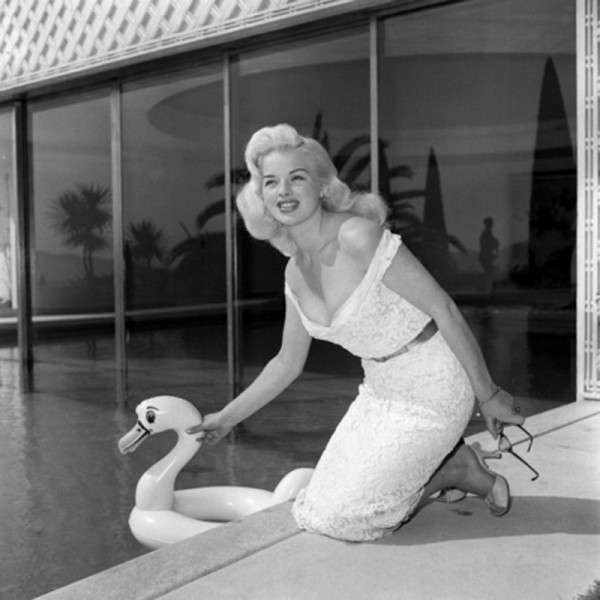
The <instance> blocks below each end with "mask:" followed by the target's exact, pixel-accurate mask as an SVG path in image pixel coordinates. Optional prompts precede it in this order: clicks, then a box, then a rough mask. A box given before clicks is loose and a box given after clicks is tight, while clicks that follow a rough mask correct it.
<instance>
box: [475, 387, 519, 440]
mask: <svg viewBox="0 0 600 600" xmlns="http://www.w3.org/2000/svg"><path fill="white" fill-rule="evenodd" d="M479 410H480V411H481V414H482V415H483V418H484V420H485V424H486V425H487V428H488V430H489V432H490V433H491V434H492V436H493V437H494V439H496V438H497V437H498V435H499V434H500V433H501V432H502V429H503V427H504V425H505V424H509V425H522V424H523V423H524V422H525V417H524V416H523V415H522V414H521V413H520V412H519V408H518V407H517V406H516V405H515V399H514V397H513V396H512V395H511V394H509V393H508V392H506V391H505V390H500V391H499V392H498V393H497V394H496V395H495V396H494V397H493V398H492V399H491V400H488V401H487V402H485V403H484V404H482V405H481V406H480V407H479Z"/></svg>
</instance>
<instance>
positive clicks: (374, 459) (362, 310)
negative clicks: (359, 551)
mask: <svg viewBox="0 0 600 600" xmlns="http://www.w3.org/2000/svg"><path fill="white" fill-rule="evenodd" d="M401 243H402V242H401V240H400V238H399V237H398V236H397V235H394V234H391V233H390V232H389V231H387V230H386V231H385V232H384V234H383V236H382V238H381V241H380V242H379V245H378V247H377V250H376V251H375V254H374V257H373V260H372V262H371V264H370V266H369V268H368V270H367V273H366V275H365V277H364V278H363V280H362V281H361V283H360V284H359V286H358V287H357V288H356V290H355V291H354V293H353V294H352V295H351V296H350V298H349V299H348V300H347V301H346V302H345V303H344V304H343V305H342V306H341V307H340V309H339V310H338V311H337V312H336V314H335V315H334V317H333V320H332V323H331V325H330V326H329V327H326V326H323V325H320V324H318V323H314V322H313V321H311V320H310V319H308V318H307V317H306V315H304V314H303V312H302V309H301V307H300V305H299V303H298V299H297V298H296V297H295V295H294V293H293V291H292V290H291V289H290V287H289V286H288V285H287V283H286V289H285V292H286V294H287V296H288V297H289V298H290V299H291V301H292V302H293V303H294V305H295V306H296V308H297V309H298V312H299V313H300V315H301V318H302V321H303V323H304V326H305V327H306V329H307V330H308V332H309V333H310V335H311V336H312V337H314V338H319V339H323V340H328V341H331V342H334V343H336V344H339V345H341V346H343V347H344V348H346V349H347V350H349V351H350V352H352V353H353V354H355V355H357V356H360V357H361V358H362V366H363V369H364V375H365V377H364V381H363V382H362V384H361V385H360V387H359V390H358V396H357V398H356V399H355V400H354V401H353V403H352V404H351V405H350V407H349V409H348V411H347V413H346V415H345V416H344V418H343V419H342V420H341V422H340V424H339V425H338V427H337V428H336V430H335V432H334V434H333V435H332V437H331V439H330V440H329V443H328V444H327V447H326V448H325V450H324V452H323V454H322V456H321V458H320V459H319V462H318V465H317V468H316V470H315V474H314V476H313V479H312V481H311V482H310V484H309V486H308V487H307V488H306V489H304V490H303V491H302V492H301V493H300V494H299V496H298V498H297V499H296V501H295V503H294V506H293V514H294V517H295V519H296V521H297V523H298V525H299V526H300V527H301V528H303V529H306V530H308V531H312V532H318V533H322V534H325V535H328V536H331V537H334V538H338V539H343V540H351V541H366V540H373V539H376V538H380V537H382V536H384V535H386V534H389V533H392V532H393V531H394V530H395V529H397V528H398V527H399V526H400V525H401V524H402V523H403V522H404V521H406V520H407V519H408V518H409V516H410V515H411V513H412V512H413V510H414V509H415V507H416V505H417V503H418V502H419V499H420V497H421V495H422V492H423V487H424V486H425V484H426V483H427V482H428V481H429V479H430V477H431V475H432V474H433V473H434V471H435V470H436V469H437V467H438V466H439V465H440V464H441V462H442V461H443V459H444V458H445V457H446V456H447V454H448V453H449V452H450V451H451V450H452V449H453V448H454V446H455V445H456V444H457V443H458V441H459V440H460V438H461V435H462V434H463V432H464V430H465V427H466V426H467V423H468V421H469V418H470V416H471V413H472V409H473V401H474V395H473V391H472V388H471V385H470V382H469V380H468V378H467V375H466V372H465V371H464V369H463V367H462V366H461V364H460V363H459V362H458V360H457V358H456V357H455V355H454V354H453V353H452V351H451V350H450V348H449V347H448V345H447V344H446V342H445V340H444V339H443V337H442V336H441V334H440V333H439V332H438V333H436V334H435V335H434V336H433V337H432V338H431V339H430V340H429V341H427V342H425V343H423V344H421V345H419V346H417V347H416V348H413V349H412V350H410V351H409V352H406V353H404V354H402V355H400V356H397V357H394V358H391V359H389V360H387V361H385V362H376V361H373V360H369V358H377V357H383V356H387V355H388V354H392V353H393V352H395V351H397V350H398V349H399V348H401V347H402V346H404V345H405V344H406V343H407V342H409V341H410V340H412V339H414V338H415V337H416V336H417V335H418V334H419V333H420V332H421V330H422V329H423V328H424V326H425V325H426V324H427V323H428V321H429V320H430V319H429V317H428V316H427V315H426V314H425V313H423V312H422V311H421V310H419V309H418V308H416V307H415V306H414V305H412V304H410V303H409V302H408V301H407V300H405V299H404V298H401V297H400V296H398V295H397V294H396V293H395V292H393V291H391V290H390V289H389V288H388V287H386V286H385V284H384V283H383V277H384V275H385V272H386V270H387V269H388V267H389V265H390V264H391V262H392V260H393V258H394V256H395V255H396V252H397V250H398V247H399V246H400V244H401Z"/></svg>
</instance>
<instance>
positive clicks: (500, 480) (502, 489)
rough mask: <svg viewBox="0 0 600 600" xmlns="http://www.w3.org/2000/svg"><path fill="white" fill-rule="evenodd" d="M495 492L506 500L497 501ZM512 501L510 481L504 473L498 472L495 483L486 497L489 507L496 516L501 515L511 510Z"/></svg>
mask: <svg viewBox="0 0 600 600" xmlns="http://www.w3.org/2000/svg"><path fill="white" fill-rule="evenodd" d="M494 493H495V495H496V496H498V495H499V496H502V499H503V500H504V501H503V502H502V503H501V504H498V503H497V500H498V499H497V498H494ZM511 501H512V498H511V496H510V488H509V486H508V481H506V479H505V478H504V477H502V475H498V474H496V479H495V481H494V485H493V486H492V489H491V490H490V493H489V494H488V495H487V496H486V498H485V503H486V504H487V507H488V508H489V510H490V512H491V513H492V514H493V515H494V516H495V517H501V516H503V515H505V514H506V513H507V512H508V511H509V510H510V505H511Z"/></svg>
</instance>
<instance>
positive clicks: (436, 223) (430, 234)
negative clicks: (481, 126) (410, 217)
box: [423, 148, 448, 251]
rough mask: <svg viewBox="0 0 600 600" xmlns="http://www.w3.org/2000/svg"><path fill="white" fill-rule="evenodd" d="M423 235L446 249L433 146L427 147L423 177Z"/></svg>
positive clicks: (439, 185) (438, 177)
mask: <svg viewBox="0 0 600 600" xmlns="http://www.w3.org/2000/svg"><path fill="white" fill-rule="evenodd" d="M423 229H424V236H425V237H426V239H427V240H428V241H430V242H431V243H434V244H436V245H437V246H439V247H440V250H446V251H448V233H447V232H446V219H445V217H444V205H443V202H442V184H441V182H440V171H439V167H438V162H437V158H436V156H435V151H434V149H433V148H430V149H429V160H428V162H427V175H426V177H425V205H424V207H423Z"/></svg>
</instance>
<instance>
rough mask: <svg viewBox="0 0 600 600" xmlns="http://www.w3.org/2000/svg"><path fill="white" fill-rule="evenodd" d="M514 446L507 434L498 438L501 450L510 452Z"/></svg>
mask: <svg viewBox="0 0 600 600" xmlns="http://www.w3.org/2000/svg"><path fill="white" fill-rule="evenodd" d="M511 447H512V444H511V443H510V440H509V439H508V438H507V437H506V436H505V435H500V437H499V438H498V450H500V452H508V451H509V450H510V449H511Z"/></svg>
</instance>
